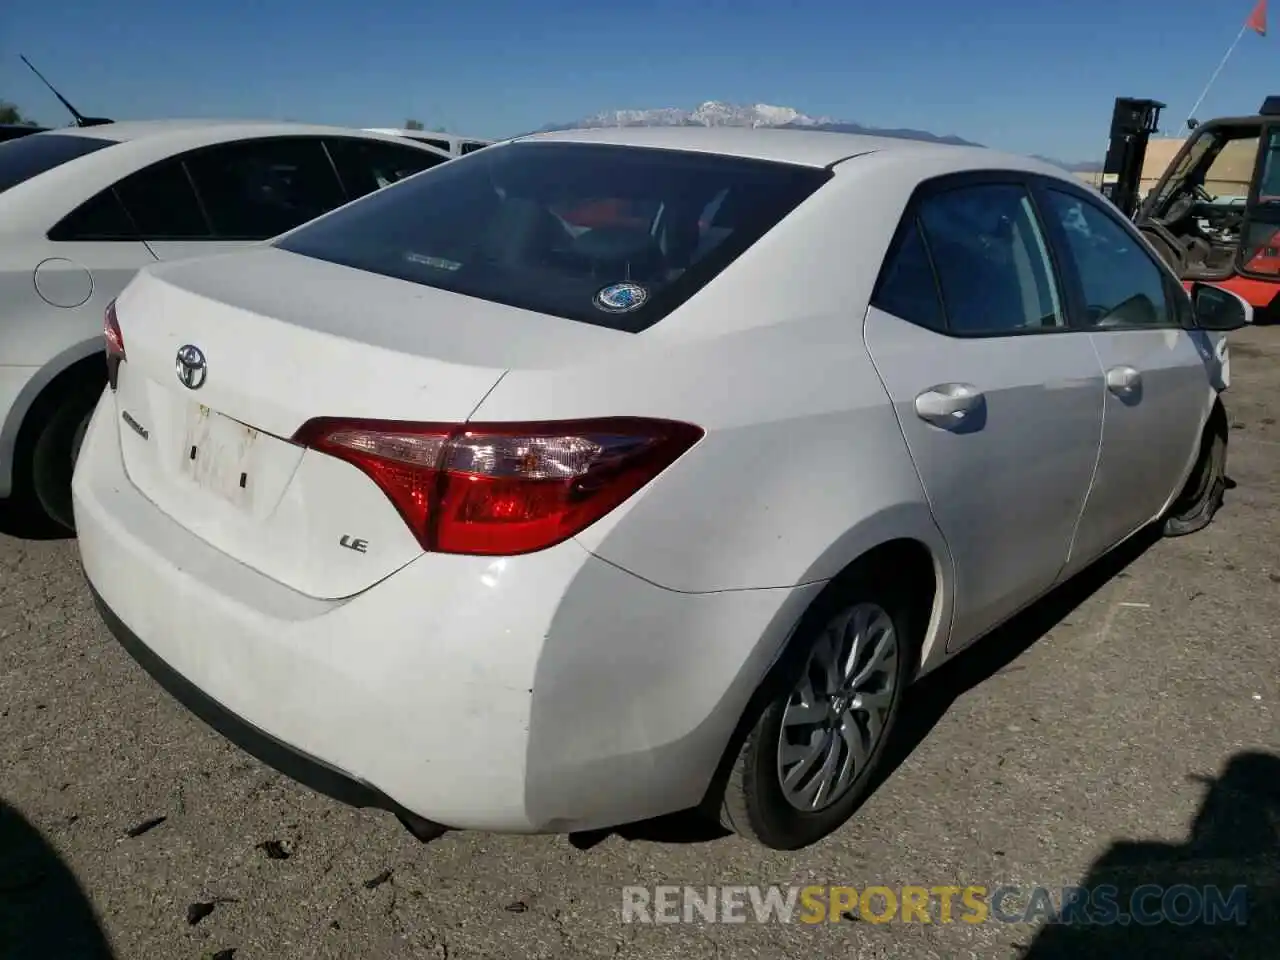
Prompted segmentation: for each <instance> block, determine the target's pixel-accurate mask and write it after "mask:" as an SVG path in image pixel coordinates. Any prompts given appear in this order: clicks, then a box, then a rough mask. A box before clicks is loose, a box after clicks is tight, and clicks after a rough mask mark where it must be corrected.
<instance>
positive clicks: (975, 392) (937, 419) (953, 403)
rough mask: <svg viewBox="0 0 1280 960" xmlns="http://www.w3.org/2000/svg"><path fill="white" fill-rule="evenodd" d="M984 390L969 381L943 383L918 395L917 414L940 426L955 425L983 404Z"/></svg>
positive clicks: (926, 420)
mask: <svg viewBox="0 0 1280 960" xmlns="http://www.w3.org/2000/svg"><path fill="white" fill-rule="evenodd" d="M982 400H983V397H982V391H980V390H979V389H978V388H977V387H975V386H973V385H972V384H969V383H941V384H938V385H937V386H935V387H930V388H929V389H928V390H926V391H925V392H924V393H922V394H920V395H919V396H918V397H916V416H918V417H919V418H920V419H921V420H924V421H925V422H926V423H932V424H933V425H934V426H938V427H955V426H958V425H959V424H962V423H964V422H965V420H966V418H967V417H968V416H969V414H971V413H973V412H974V411H975V410H977V409H978V408H979V407H980V406H981V405H982Z"/></svg>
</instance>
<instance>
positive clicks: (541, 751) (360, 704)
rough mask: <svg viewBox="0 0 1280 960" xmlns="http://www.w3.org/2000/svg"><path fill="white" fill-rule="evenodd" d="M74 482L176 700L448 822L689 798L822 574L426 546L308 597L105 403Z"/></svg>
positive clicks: (580, 819) (98, 565) (664, 804)
mask: <svg viewBox="0 0 1280 960" xmlns="http://www.w3.org/2000/svg"><path fill="white" fill-rule="evenodd" d="M73 493H74V501H75V510H76V523H77V532H78V537H79V547H80V551H81V558H82V561H83V564H84V569H85V574H86V576H87V578H88V580H89V582H90V584H91V586H92V587H93V590H94V592H95V595H96V596H97V598H98V602H99V605H100V607H101V608H102V609H103V616H104V619H105V620H106V622H107V624H108V625H109V626H110V628H111V630H112V632H113V633H115V635H116V636H117V637H118V638H119V639H120V641H121V643H122V644H123V645H124V646H125V647H126V648H127V649H128V650H129V651H130V652H131V653H132V654H133V655H134V657H135V658H136V659H138V660H139V662H141V663H142V664H143V666H144V667H146V668H147V669H148V670H149V671H150V672H151V673H152V674H153V676H156V678H157V679H158V680H159V681H160V682H161V683H162V685H164V686H165V687H166V688H168V689H169V690H170V691H171V692H172V693H173V694H174V695H175V696H176V697H177V698H178V699H179V700H180V701H182V702H184V703H186V704H187V705H188V706H189V707H190V708H191V709H192V710H193V712H195V713H196V714H197V715H198V716H200V717H202V718H203V719H205V720H206V722H208V723H210V724H211V725H212V726H214V727H215V729H218V730H219V731H221V732H223V733H224V734H225V735H226V736H228V738H229V739H231V740H232V741H234V742H236V743H237V744H239V745H240V746H242V747H243V748H244V749H246V750H247V751H248V752H250V753H253V754H255V755H256V756H258V757H259V758H260V759H262V760H264V761H265V762H267V763H268V764H270V765H272V766H275V767H277V768H279V769H280V770H282V772H285V773H287V774H289V775H290V776H293V777H294V778H295V779H298V780H300V781H301V782H303V783H306V784H307V785H309V786H312V787H313V788H315V789H317V790H320V791H321V792H323V793H327V794H329V795H331V796H336V797H337V798H338V799H341V800H344V801H345V802H348V803H354V804H356V805H360V806H370V807H381V808H384V809H389V810H393V811H395V812H397V813H400V812H402V811H407V812H409V813H411V814H414V815H416V816H418V817H421V818H424V819H427V820H430V821H433V822H436V823H440V824H444V825H446V826H449V827H455V828H463V829H467V828H469V829H488V830H499V831H510V832H541V831H571V830H582V829H592V828H598V827H605V826H613V825H617V824H619V823H624V822H629V821H634V820H639V819H644V818H646V817H651V816H656V815H659V814H663V813H667V812H671V811H673V810H678V809H682V808H685V807H688V806H692V805H693V804H695V803H697V802H698V801H699V800H700V799H701V798H702V795H703V794H704V793H705V791H706V787H707V785H708V783H709V781H710V778H711V775H712V773H713V771H714V768H715V766H716V764H717V763H718V761H719V759H720V756H721V754H722V752H723V750H724V746H725V744H726V742H727V741H728V739H729V736H730V734H731V732H732V730H733V728H734V726H735V724H736V723H737V720H738V718H739V717H740V716H741V713H742V710H743V708H744V707H745V704H746V701H747V699H748V698H749V697H750V695H751V693H752V692H753V691H754V689H755V686H756V685H757V683H758V682H759V679H760V677H761V676H762V675H763V673H764V671H765V669H766V668H767V666H768V663H769V662H770V661H771V659H772V657H773V655H774V653H775V652H776V650H777V649H778V648H779V647H780V645H781V644H782V643H783V642H784V640H785V638H786V636H787V634H788V632H789V631H790V629H791V628H792V626H793V625H794V623H795V621H796V620H797V619H798V617H799V615H800V612H801V611H802V609H803V607H804V606H806V605H807V603H808V600H809V599H810V598H811V597H812V596H813V595H814V594H815V593H816V592H817V590H818V589H819V587H820V585H817V584H814V585H808V586H806V587H803V588H797V589H786V590H751V591H736V592H722V593H716V594H681V593H675V592H673V591H670V590H665V589H663V588H660V587H656V586H653V585H652V584H649V583H648V582H646V581H643V580H640V579H638V578H636V577H634V576H632V575H630V574H628V573H625V572H624V571H621V570H619V569H617V568H616V567H613V566H611V565H609V564H607V563H605V562H603V561H601V560H599V559H597V558H596V557H594V556H593V555H592V554H590V553H589V552H587V551H586V550H585V549H584V548H582V547H581V546H580V545H578V544H577V543H576V542H574V541H568V542H566V543H563V544H560V545H559V546H557V547H554V548H552V549H550V550H545V551H542V552H541V553H537V554H531V555H528V556H524V557H511V558H501V559H494V558H486V557H450V556H441V555H434V554H426V555H423V556H421V557H419V558H418V559H417V560H414V561H413V562H411V563H410V564H408V566H406V567H403V568H402V569H401V570H399V571H398V572H396V573H395V574H393V575H391V576H390V577H388V578H386V579H385V580H382V581H381V582H379V583H377V584H376V585H374V586H373V587H370V588H369V589H367V590H365V591H364V592H362V593H360V594H358V595H356V596H354V597H351V598H348V599H345V600H337V601H331V600H316V599H313V598H310V597H307V596H305V595H303V594H300V593H297V592H296V591H293V590H291V589H289V588H288V587H285V586H283V585H281V584H279V583H277V582H275V581H273V580H271V579H269V578H267V577H265V576H263V575H261V574H259V573H257V572H255V571H253V570H251V569H249V568H248V567H245V566H243V565H242V564H240V563H238V562H236V561H235V560H234V559H232V558H230V557H228V556H226V555H225V554H222V553H219V552H218V551H216V550H214V549H213V548H211V547H210V546H209V545H208V544H206V543H205V542H204V541H202V540H200V539H198V538H197V537H195V536H193V535H192V534H191V533H189V532H188V531H187V530H185V529H184V528H183V527H181V526H180V525H179V524H177V523H176V522H174V521H173V520H172V519H170V518H169V517H168V516H167V515H165V514H164V513H163V512H161V511H160V510H159V509H157V508H156V507H155V506H154V505H152V504H151V503H150V502H149V501H148V500H146V498H144V497H143V496H142V495H141V494H140V493H139V492H138V491H137V490H136V488H134V487H133V486H132V484H131V483H130V482H129V480H128V478H127V477H126V475H125V473H124V470H123V466H122V463H121V458H120V440H119V431H118V428H117V425H116V424H115V422H114V416H113V414H112V404H111V403H110V398H108V399H107V401H106V402H104V403H103V404H101V405H100V406H99V409H98V413H97V414H95V417H94V420H93V422H92V423H91V425H90V428H89V431H88V434H87V435H86V437H85V441H84V445H83V447H82V449H81V453H80V459H79V462H78V465H77V469H76V475H75V481H74V483H73Z"/></svg>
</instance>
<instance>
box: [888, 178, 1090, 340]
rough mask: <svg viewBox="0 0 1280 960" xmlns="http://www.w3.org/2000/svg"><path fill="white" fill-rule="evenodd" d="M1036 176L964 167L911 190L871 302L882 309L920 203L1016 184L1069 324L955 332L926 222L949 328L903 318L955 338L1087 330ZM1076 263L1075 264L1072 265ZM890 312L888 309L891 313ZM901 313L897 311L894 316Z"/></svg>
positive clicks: (925, 238)
mask: <svg viewBox="0 0 1280 960" xmlns="http://www.w3.org/2000/svg"><path fill="white" fill-rule="evenodd" d="M1035 177H1036V175H1035V174H1032V173H1029V172H1027V171H1022V170H1004V169H981V170H962V171H958V172H954V173H944V174H940V175H938V176H936V177H930V178H929V179H927V180H924V181H922V182H921V183H919V184H918V185H917V186H916V188H915V189H914V190H913V191H912V193H911V197H910V198H909V199H908V200H907V204H906V207H905V208H904V209H903V212H902V217H901V219H900V220H899V222H898V226H897V228H896V229H895V231H894V236H893V240H892V241H891V242H890V244H889V249H888V251H887V252H886V254H885V257H884V259H883V261H881V264H880V271H879V273H878V274H877V276H876V282H875V285H874V286H873V287H872V294H871V306H873V307H876V309H880V307H879V302H880V293H881V290H882V287H883V284H884V283H885V282H886V281H887V279H888V276H889V268H890V267H891V266H892V264H893V258H894V257H895V256H896V255H897V252H898V251H899V250H900V249H901V247H902V244H903V243H904V242H905V240H906V236H907V233H908V232H909V231H910V229H911V227H912V226H913V225H915V224H917V223H918V222H919V217H920V207H921V206H922V205H923V204H924V203H925V202H927V201H928V200H931V199H933V198H935V197H937V196H939V195H941V194H945V193H953V192H955V191H957V190H964V189H968V188H971V187H979V186H1016V187H1020V188H1021V189H1022V190H1024V191H1025V192H1026V195H1027V199H1028V200H1029V201H1030V203H1031V210H1032V217H1033V219H1034V220H1035V225H1036V227H1037V228H1039V230H1040V237H1041V239H1042V240H1043V241H1044V246H1045V255H1046V256H1047V257H1048V259H1049V280H1050V282H1051V283H1053V284H1054V289H1055V293H1056V294H1057V299H1058V306H1059V309H1061V310H1062V313H1063V320H1064V321H1065V323H1064V324H1063V325H1062V326H1058V327H1019V328H1015V329H1012V330H976V331H967V330H955V329H953V328H952V326H951V319H950V315H949V313H948V310H947V298H946V297H945V296H944V295H943V292H942V283H941V281H940V279H939V277H938V270H937V266H936V264H935V262H934V257H933V251H932V249H930V246H929V237H928V234H927V233H926V232H925V231H924V228H923V225H922V224H921V225H920V227H919V232H920V239H921V241H922V242H923V243H924V248H925V252H926V254H927V255H928V257H929V267H930V270H931V271H932V273H933V283H934V291H935V293H936V295H937V297H938V302H939V303H940V304H941V305H942V317H943V323H944V327H943V328H942V329H940V330H939V329H936V328H934V327H932V326H927V325H925V324H921V323H918V322H916V321H914V320H911V319H909V318H907V317H898V319H900V320H903V321H905V322H907V323H911V324H912V325H913V326H918V327H920V328H921V329H922V330H929V331H931V332H933V333H938V334H941V335H942V336H945V337H950V338H952V339H954V340H991V339H1002V338H1005V337H1053V336H1060V335H1062V334H1065V333H1080V332H1083V331H1085V330H1086V329H1087V327H1086V326H1085V325H1084V324H1083V323H1082V322H1081V319H1082V318H1083V316H1084V311H1083V309H1082V307H1081V303H1080V298H1081V295H1080V294H1079V291H1078V290H1077V289H1076V278H1075V277H1074V276H1072V277H1070V278H1068V277H1067V276H1066V275H1065V273H1066V271H1065V270H1064V267H1065V266H1067V265H1066V264H1064V263H1063V262H1062V259H1061V255H1060V253H1059V251H1058V250H1057V249H1055V246H1056V245H1055V243H1054V237H1053V234H1052V232H1051V226H1052V225H1051V224H1050V223H1048V222H1046V218H1045V216H1044V214H1043V212H1042V207H1041V204H1040V202H1039V199H1038V198H1037V196H1036V190H1035V184H1034V179H1035ZM1071 266H1072V267H1074V264H1071ZM886 312H887V311H886ZM894 316H897V314H894Z"/></svg>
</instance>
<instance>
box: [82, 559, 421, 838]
mask: <svg viewBox="0 0 1280 960" xmlns="http://www.w3.org/2000/svg"><path fill="white" fill-rule="evenodd" d="M89 591H90V593H91V594H92V595H93V601H94V604H95V605H96V606H97V608H98V613H99V615H100V616H101V617H102V621H103V623H105V624H106V626H107V629H108V630H110V631H111V634H112V635H113V636H114V637H115V638H116V640H118V641H119V643H120V646H122V647H124V649H125V652H126V653H128V654H129V656H131V657H133V659H134V661H135V662H136V663H137V664H138V666H140V667H142V669H144V670H146V671H147V673H148V674H150V675H151V679H153V680H154V681H155V682H156V683H158V684H159V685H160V686H161V687H162V688H163V689H164V691H165V692H166V693H168V694H169V695H170V696H171V697H173V698H174V699H175V700H177V701H178V703H180V704H182V706H184V707H186V708H187V709H188V710H190V711H191V712H192V713H193V714H195V715H196V716H197V717H199V718H200V719H201V720H203V721H204V722H205V723H207V724H208V725H209V726H210V727H212V728H213V729H214V730H215V731H217V732H218V733H220V734H221V735H222V736H223V737H225V738H226V739H227V740H229V741H231V742H232V743H234V744H235V745H236V746H237V747H239V748H240V749H241V750H243V751H245V753H248V754H251V755H252V756H254V757H257V758H258V759H259V760H261V761H262V762H263V763H265V764H266V765H267V766H269V767H273V768H275V769H276V770H278V771H280V772H281V773H283V774H285V775H286V776H288V777H291V778H292V779H294V780H296V781H297V782H298V783H301V784H302V785H304V786H306V787H310V788H311V789H312V790H315V791H316V792H317V793H322V794H324V795H325V796H327V797H331V798H332V799H334V800H337V801H339V802H341V803H345V804H349V805H350V806H353V807H374V808H377V809H380V810H386V811H389V812H391V813H394V814H396V815H397V816H405V815H406V814H408V815H410V816H412V811H406V810H405V809H404V808H403V807H402V806H400V804H398V803H396V802H395V801H394V800H392V799H391V798H390V797H388V796H387V795H386V794H385V793H382V792H381V791H380V790H378V789H377V788H375V787H373V786H370V785H369V784H367V783H364V782H362V781H360V780H357V779H355V778H354V777H351V776H349V775H348V774H346V773H343V772H342V771H341V770H338V769H336V768H335V767H331V766H330V765H329V764H327V763H325V762H324V761H323V760H319V759H317V758H316V757H312V756H309V755H307V754H305V753H303V752H302V751H300V750H297V749H295V748H294V747H291V746H290V745H289V744H287V743H283V742H281V741H280V740H277V739H276V738H275V737H273V736H271V735H270V734H269V733H265V732H264V731H262V730H259V729H258V728H257V727H255V726H254V725H253V724H251V723H248V722H247V721H245V720H244V719H242V718H241V717H238V716H236V715H235V714H234V713H232V712H231V711H230V710H228V709H227V708H226V707H224V706H223V705H222V704H220V703H218V701H216V700H214V699H213V698H212V697H210V696H208V695H207V694H205V693H204V691H202V690H201V689H200V688H199V687H197V686H196V685H195V684H193V683H192V682H191V681H189V680H188V679H187V678H186V677H184V676H182V674H180V673H178V672H177V671H176V670H174V669H173V668H172V667H171V666H169V664H167V663H165V662H164V661H163V660H161V659H160V658H159V657H158V656H156V654H155V652H154V651H153V650H151V648H149V647H148V646H147V645H146V644H145V643H143V642H142V641H141V640H140V639H139V638H138V636H137V634H135V633H134V632H133V631H132V630H130V629H129V628H128V627H127V626H125V624H124V622H123V621H122V620H121V619H120V618H119V617H117V616H116V615H115V612H114V611H112V609H111V608H110V607H108V606H107V604H106V602H105V601H103V599H102V597H101V596H99V594H98V591H96V590H94V589H93V586H92V584H91V585H90V587H89Z"/></svg>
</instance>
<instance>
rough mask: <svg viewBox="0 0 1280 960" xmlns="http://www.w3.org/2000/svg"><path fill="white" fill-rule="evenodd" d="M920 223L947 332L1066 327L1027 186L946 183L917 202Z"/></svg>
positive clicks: (1002, 332)
mask: <svg viewBox="0 0 1280 960" xmlns="http://www.w3.org/2000/svg"><path fill="white" fill-rule="evenodd" d="M919 221H920V226H921V228H922V230H923V232H924V239H925V243H926V244H927V246H928V250H929V253H930V255H931V257H932V260H933V266H934V270H935V271H936V272H937V276H938V283H939V285H940V287H941V289H942V301H943V306H944V308H945V310H946V316H947V325H948V329H949V330H950V331H951V332H952V333H956V334H961V335H1001V334H1010V333H1027V332H1032V331H1044V330H1053V329H1058V328H1061V327H1065V326H1066V323H1067V321H1066V315H1065V313H1064V311H1063V309H1062V299H1061V297H1060V296H1059V293H1058V289H1057V285H1056V284H1055V282H1054V276H1053V266H1052V262H1051V260H1050V258H1049V253H1048V248H1047V246H1046V244H1045V240H1044V235H1043V233H1042V231H1041V229H1040V224H1039V221H1038V220H1037V219H1036V214H1035V208H1034V206H1033V205H1032V202H1031V197H1030V195H1029V194H1028V193H1027V190H1026V188H1024V187H1022V186H1020V185H1017V184H1003V183H991V184H975V185H972V186H964V187H957V188H953V189H949V190H946V191H943V192H940V193H937V194H934V195H931V196H928V197H927V198H926V199H925V200H924V201H923V202H922V203H921V204H920V209H919Z"/></svg>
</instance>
